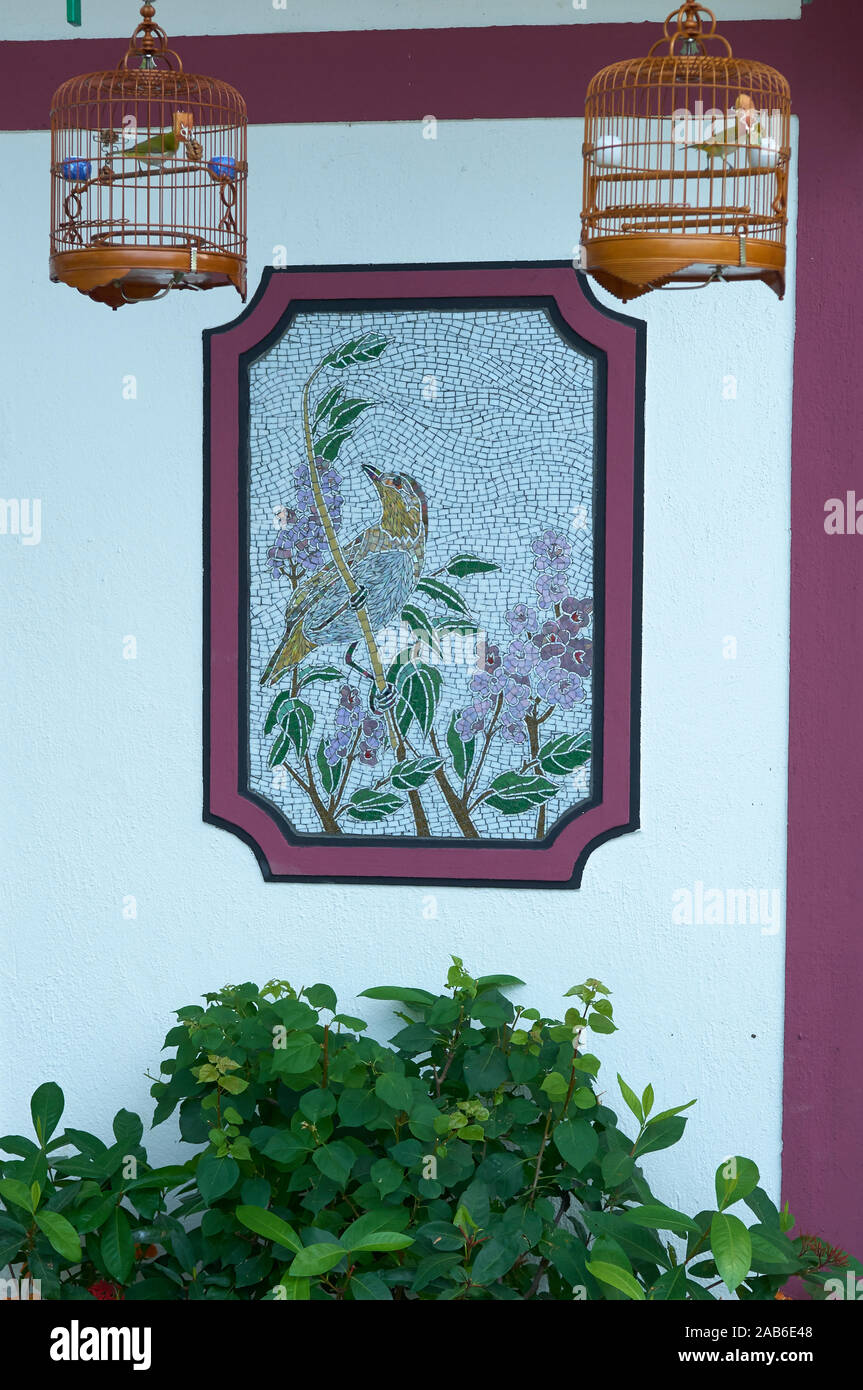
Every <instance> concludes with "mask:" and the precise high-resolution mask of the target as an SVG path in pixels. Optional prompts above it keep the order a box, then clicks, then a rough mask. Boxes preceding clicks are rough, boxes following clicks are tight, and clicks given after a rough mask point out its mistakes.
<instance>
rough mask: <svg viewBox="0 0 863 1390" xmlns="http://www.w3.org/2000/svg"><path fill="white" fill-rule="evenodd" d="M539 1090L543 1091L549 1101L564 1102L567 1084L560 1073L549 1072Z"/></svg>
mask: <svg viewBox="0 0 863 1390" xmlns="http://www.w3.org/2000/svg"><path fill="white" fill-rule="evenodd" d="M540 1090H541V1091H545V1094H546V1095H547V1096H548V1098H549V1100H551V1101H560V1100H566V1093H567V1091H568V1090H569V1082H568V1081H567V1079H566V1077H565V1076H564V1075H563V1073H562V1072H559V1071H550V1072H549V1073H548V1076H547V1077H546V1078H545V1080H544V1081H543V1083H542V1085H541V1086H540Z"/></svg>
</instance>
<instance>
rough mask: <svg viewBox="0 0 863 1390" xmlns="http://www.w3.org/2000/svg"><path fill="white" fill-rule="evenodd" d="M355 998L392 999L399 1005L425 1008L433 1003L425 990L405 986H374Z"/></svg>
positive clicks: (433, 999) (430, 995)
mask: <svg viewBox="0 0 863 1390" xmlns="http://www.w3.org/2000/svg"><path fill="white" fill-rule="evenodd" d="M357 998H358V999H394V1000H395V1001H396V1002H397V1003H399V1004H424V1005H426V1006H428V1005H429V1004H433V1003H434V1002H435V996H434V995H433V994H429V992H428V990H427V989H413V988H411V987H409V986H405V985H375V986H374V987H373V988H372V989H364V990H363V991H362V993H361V994H358V995H357ZM447 1002H449V1001H447Z"/></svg>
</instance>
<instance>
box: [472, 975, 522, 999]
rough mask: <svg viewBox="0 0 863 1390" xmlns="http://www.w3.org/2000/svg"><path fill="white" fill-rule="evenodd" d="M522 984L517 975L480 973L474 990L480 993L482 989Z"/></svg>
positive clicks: (505, 987)
mask: <svg viewBox="0 0 863 1390" xmlns="http://www.w3.org/2000/svg"><path fill="white" fill-rule="evenodd" d="M523 984H524V980H520V979H519V978H518V976H517V975H480V977H479V979H478V980H477V982H476V986H477V989H476V992H477V994H480V993H481V992H482V990H484V989H508V988H510V987H513V988H514V987H515V986H517V985H523Z"/></svg>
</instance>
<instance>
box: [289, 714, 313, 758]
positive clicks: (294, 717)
mask: <svg viewBox="0 0 863 1390" xmlns="http://www.w3.org/2000/svg"><path fill="white" fill-rule="evenodd" d="M314 722H315V712H314V710H313V709H312V707H311V705H307V704H306V703H305V701H304V700H295V701H294V707H293V709H292V710H291V712H290V715H289V716H288V721H287V723H286V725H285V733H286V735H287V737H288V738H289V739H290V741H291V743H292V744H293V746H294V749H295V751H296V754H297V757H298V758H304V757H305V756H306V754H307V753H308V751H309V742H310V740H311V736H312V728H313V726H314Z"/></svg>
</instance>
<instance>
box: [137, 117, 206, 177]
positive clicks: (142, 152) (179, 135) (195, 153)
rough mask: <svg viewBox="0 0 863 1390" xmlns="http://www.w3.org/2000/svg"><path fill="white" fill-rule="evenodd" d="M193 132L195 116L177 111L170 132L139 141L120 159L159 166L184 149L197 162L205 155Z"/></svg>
mask: <svg viewBox="0 0 863 1390" xmlns="http://www.w3.org/2000/svg"><path fill="white" fill-rule="evenodd" d="M193 130H194V118H193V116H192V115H191V114H190V113H189V112H188V111H177V112H175V114H174V120H173V124H172V126H171V129H170V130H160V131H158V132H157V133H156V134H155V135H150V136H148V138H147V139H146V140H139V141H138V143H137V145H133V146H132V148H131V149H129V150H123V151H122V153H121V155H120V158H121V159H134V160H137V161H138V162H139V163H141V164H146V165H156V166H158V165H160V164H162V163H164V162H165V161H166V160H168V159H174V158H175V157H176V156H177V155H178V154H179V152H180V150H181V149H182V150H185V153H186V155H187V157H188V158H189V159H191V160H194V161H195V162H197V161H198V160H200V159H201V157H202V155H203V148H202V146H201V144H200V142H199V141H198V140H194V139H193V138H192V131H193Z"/></svg>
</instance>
